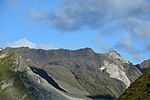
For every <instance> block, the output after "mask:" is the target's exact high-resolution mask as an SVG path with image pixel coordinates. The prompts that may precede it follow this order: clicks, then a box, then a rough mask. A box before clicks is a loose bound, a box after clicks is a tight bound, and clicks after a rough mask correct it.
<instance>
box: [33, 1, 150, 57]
mask: <svg viewBox="0 0 150 100" xmlns="http://www.w3.org/2000/svg"><path fill="white" fill-rule="evenodd" d="M31 15H32V17H34V18H37V19H38V18H39V19H43V20H45V21H47V23H48V24H49V25H50V26H51V27H53V28H55V29H56V30H59V31H62V32H75V31H78V30H80V29H82V28H88V29H94V30H95V29H96V30H98V31H100V33H99V34H100V35H101V36H103V35H107V37H109V36H110V35H113V34H114V35H115V33H117V32H120V31H122V30H124V31H126V35H125V37H124V38H123V39H121V40H120V41H118V42H116V44H115V45H112V47H111V48H112V49H121V50H123V51H125V52H127V53H128V54H130V55H131V56H134V58H136V59H139V58H140V56H141V51H144V52H148V50H149V49H147V48H148V47H147V45H150V44H149V43H150V28H149V27H150V0H64V3H63V4H61V5H60V6H58V7H56V9H55V10H54V11H49V12H48V11H47V13H46V14H45V12H44V13H42V12H32V14H31ZM120 34H122V33H121V32H120ZM135 41H136V44H139V45H140V44H141V43H142V42H144V44H142V45H140V46H137V47H135V46H134V44H135ZM145 41H146V42H145ZM105 45H108V44H105ZM141 48H142V49H141ZM108 49H110V48H108ZM137 56H138V57H137Z"/></svg>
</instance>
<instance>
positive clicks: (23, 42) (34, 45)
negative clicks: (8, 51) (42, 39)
mask: <svg viewBox="0 0 150 100" xmlns="http://www.w3.org/2000/svg"><path fill="white" fill-rule="evenodd" d="M5 46H6V47H29V48H36V49H46V50H47V49H58V48H57V47H56V46H53V45H51V44H42V43H39V44H37V43H33V42H31V41H29V40H28V39H26V38H23V39H20V40H17V41H14V42H12V43H6V45H5Z"/></svg>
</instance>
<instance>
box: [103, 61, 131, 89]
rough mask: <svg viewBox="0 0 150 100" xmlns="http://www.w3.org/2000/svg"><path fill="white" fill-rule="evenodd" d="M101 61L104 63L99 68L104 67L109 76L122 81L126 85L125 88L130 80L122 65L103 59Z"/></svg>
mask: <svg viewBox="0 0 150 100" xmlns="http://www.w3.org/2000/svg"><path fill="white" fill-rule="evenodd" d="M103 63H104V65H103V66H102V67H101V68H103V69H104V68H105V69H106V72H107V73H109V75H110V77H111V78H116V79H118V80H120V81H122V82H123V83H124V84H125V85H126V88H127V87H129V85H130V84H131V82H130V80H129V79H128V77H127V76H126V73H125V72H124V70H123V69H124V68H123V66H119V65H117V64H115V63H109V62H108V61H104V62H103Z"/></svg>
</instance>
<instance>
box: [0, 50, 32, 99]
mask: <svg viewBox="0 0 150 100" xmlns="http://www.w3.org/2000/svg"><path fill="white" fill-rule="evenodd" d="M13 55H14V54H13V53H7V56H6V57H4V58H1V59H0V99H5V100H10V99H12V100H18V99H19V98H20V99H21V98H24V97H23V96H25V95H27V94H28V90H27V89H26V88H25V86H24V84H23V82H22V81H21V80H20V76H21V75H22V73H21V72H13V71H12V70H11V67H12V66H13V57H14V56H13ZM8 80H12V82H13V86H8V87H6V88H4V89H2V85H3V84H4V83H2V81H8ZM31 98H32V96H30V95H27V96H25V98H24V99H23V100H31Z"/></svg>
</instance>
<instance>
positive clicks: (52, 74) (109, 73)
mask: <svg viewBox="0 0 150 100" xmlns="http://www.w3.org/2000/svg"><path fill="white" fill-rule="evenodd" d="M0 60H1V62H0V64H1V66H0V74H1V76H0V81H1V88H2V89H1V92H0V93H1V95H0V98H2V99H3V98H4V99H6V100H9V99H10V98H13V100H30V98H31V100H56V99H57V100H68V99H69V100H70V99H71V100H72V99H81V100H82V99H83V100H85V99H86V100H88V99H95V100H97V99H102V100H103V99H109V100H111V99H115V98H117V97H119V96H120V95H121V94H122V93H123V92H124V90H125V89H127V88H128V87H129V85H130V84H131V83H132V82H133V81H134V80H135V79H137V78H138V77H139V76H140V75H141V72H140V71H139V70H138V69H137V68H136V67H135V66H134V65H133V64H132V63H131V62H129V61H127V60H124V59H123V58H122V57H121V55H120V54H118V53H117V52H116V51H111V52H108V53H104V54H100V53H95V52H94V51H93V50H92V49H91V48H83V49H79V50H65V49H58V50H42V49H30V48H24V47H22V48H6V49H4V50H2V51H1V54H0ZM3 64H4V66H3ZM18 88H19V89H18ZM12 91H14V92H12ZM15 93H17V95H16V94H15ZM10 94H11V95H10Z"/></svg>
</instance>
